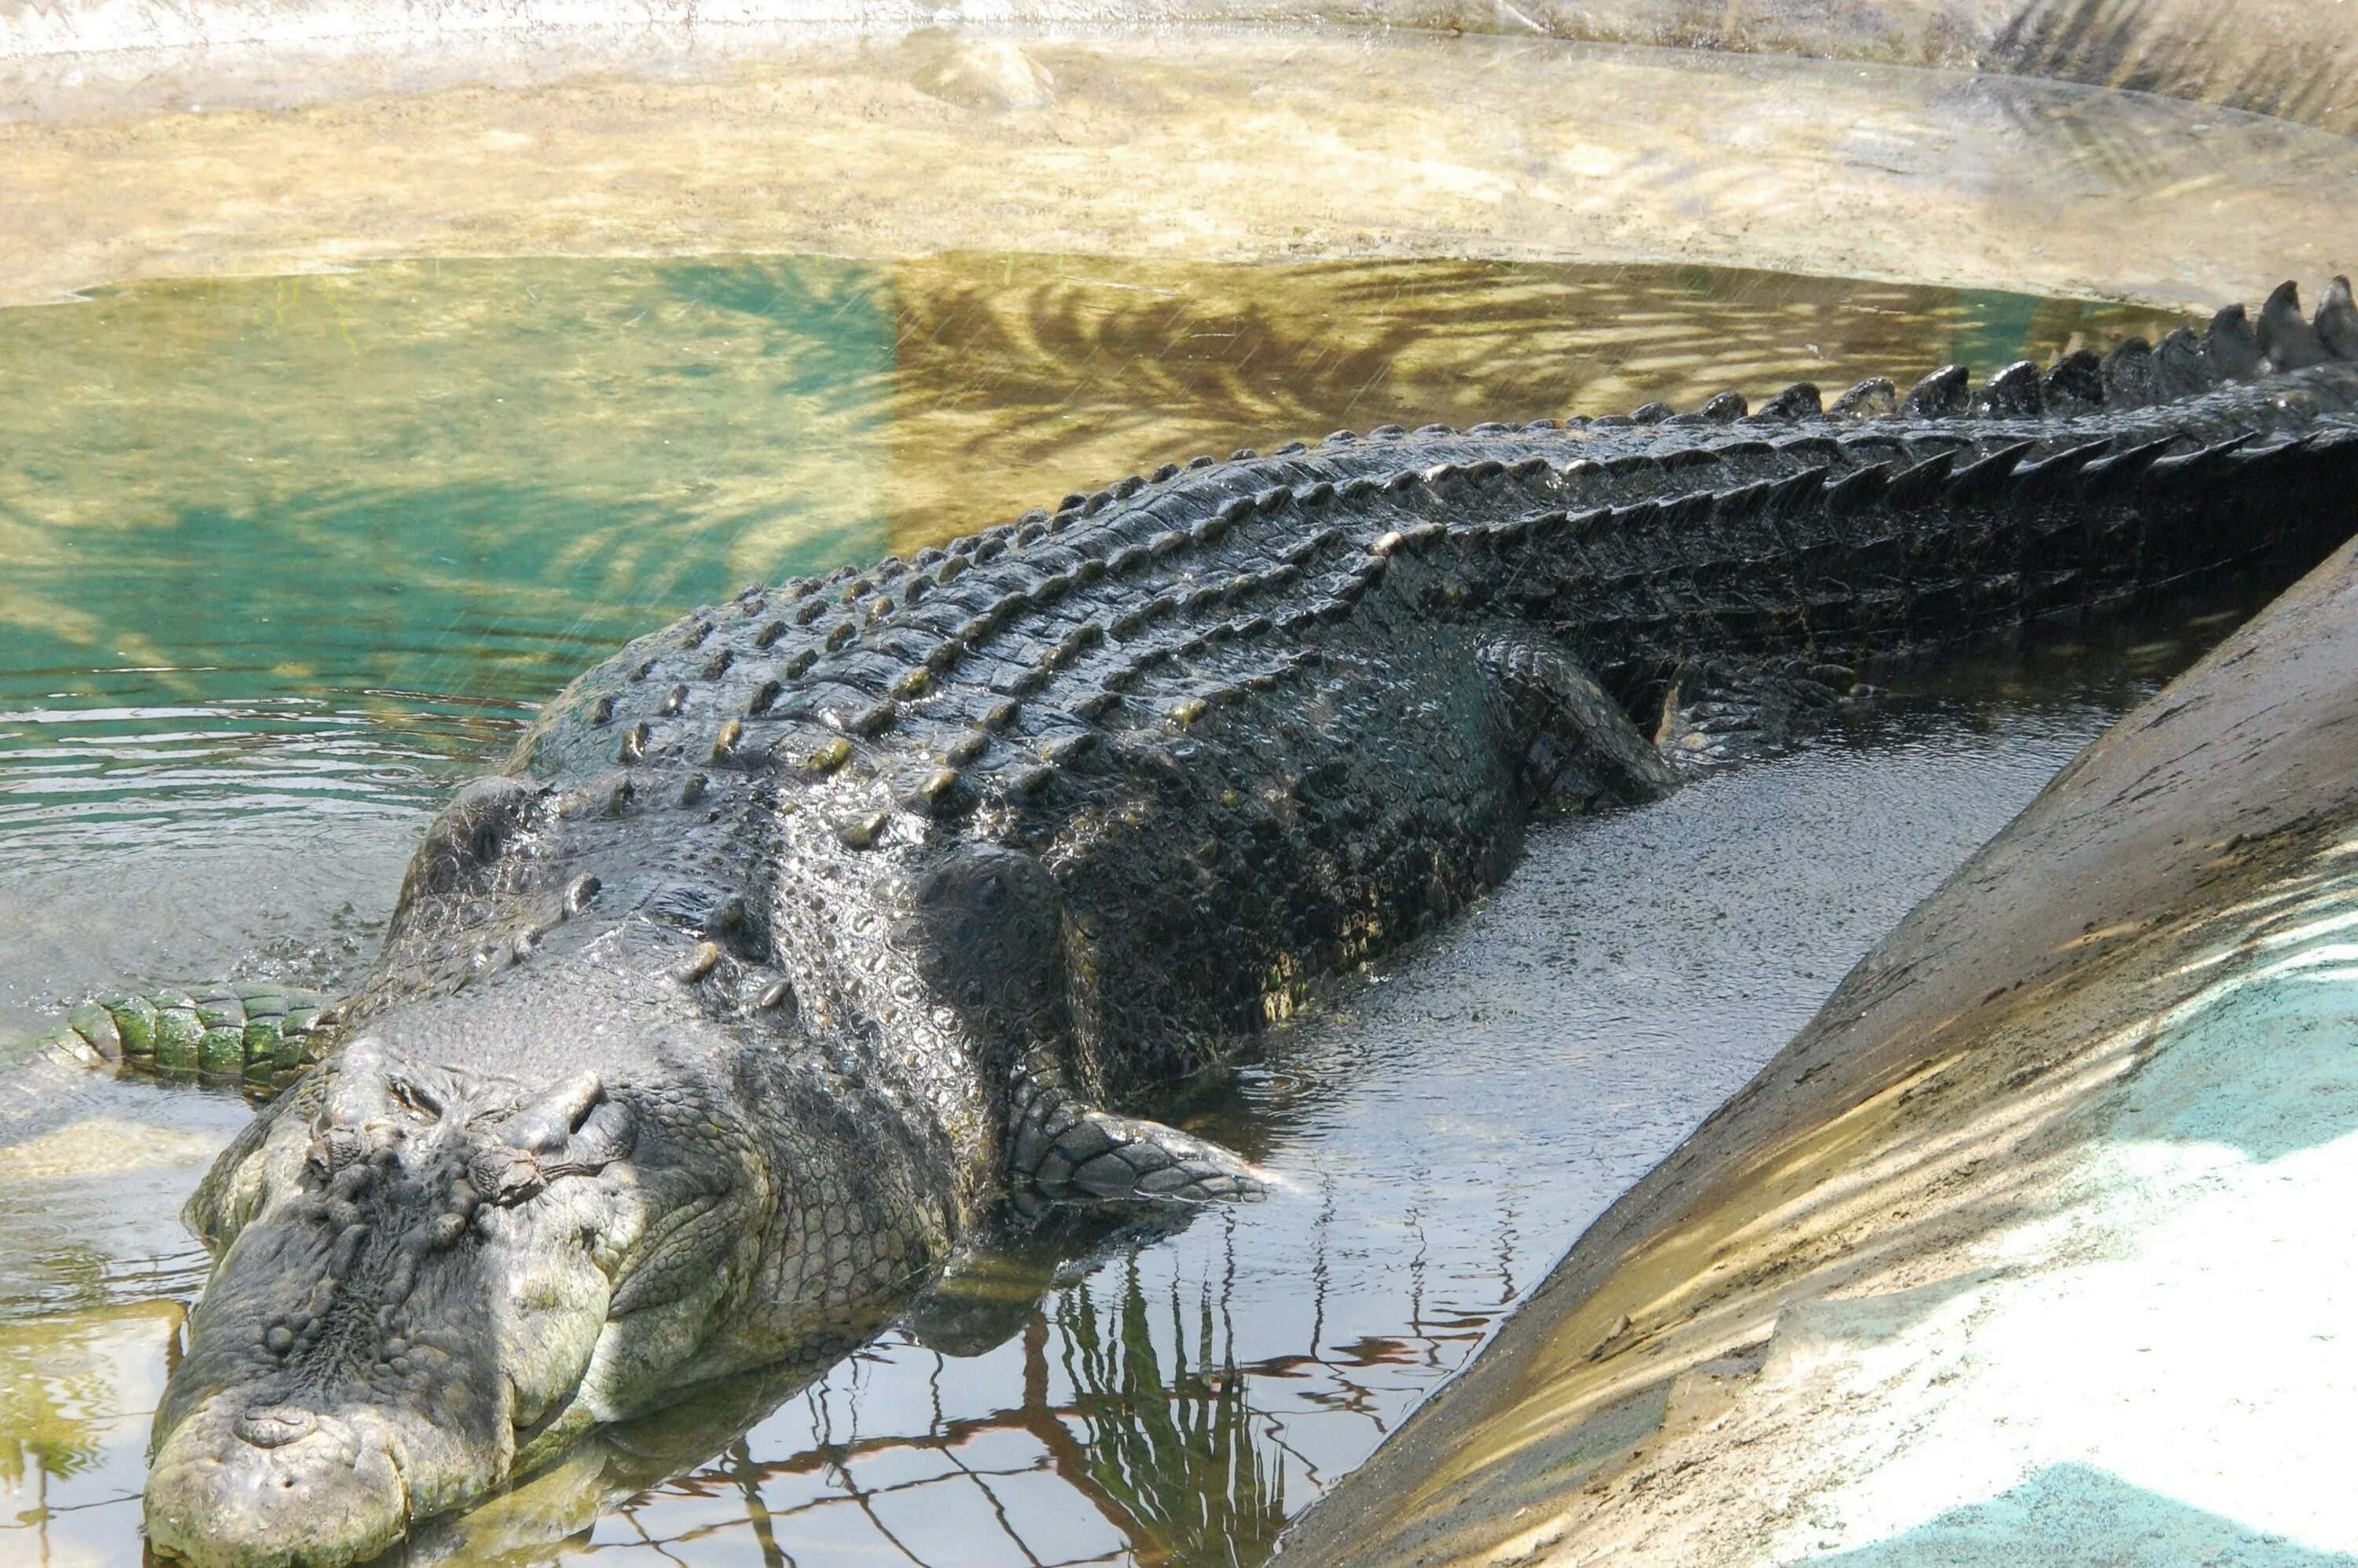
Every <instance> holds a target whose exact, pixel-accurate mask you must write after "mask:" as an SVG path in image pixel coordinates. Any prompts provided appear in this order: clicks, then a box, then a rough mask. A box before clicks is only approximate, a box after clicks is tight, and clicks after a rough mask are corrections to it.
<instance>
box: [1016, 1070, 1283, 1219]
mask: <svg viewBox="0 0 2358 1568" xmlns="http://www.w3.org/2000/svg"><path fill="white" fill-rule="evenodd" d="M1009 1112H1010V1116H1011V1121H1012V1125H1011V1127H1010V1128H1009V1130H1008V1135H1007V1178H1008V1185H1009V1187H1010V1189H1011V1190H1012V1191H1014V1192H1016V1193H1017V1195H1019V1197H1029V1198H1034V1199H1038V1200H1043V1201H1045V1202H1049V1203H1091V1202H1094V1203H1138V1202H1149V1203H1216V1202H1219V1201H1222V1200H1224V1199H1237V1198H1257V1197H1260V1196H1262V1195H1264V1194H1265V1193H1266V1192H1267V1190H1268V1184H1266V1183H1265V1182H1264V1181H1263V1180H1262V1178H1261V1176H1260V1173H1258V1172H1257V1171H1255V1170H1254V1169H1253V1167H1252V1164H1251V1162H1249V1161H1248V1160H1246V1159H1245V1158H1244V1157H1243V1156H1242V1155H1240V1154H1238V1153H1236V1152H1233V1151H1231V1150H1228V1149H1223V1148H1221V1147H1220V1146H1219V1145H1218V1144H1217V1143H1213V1142H1210V1141H1206V1140H1205V1139H1201V1138H1198V1137H1196V1136H1195V1134H1194V1133H1192V1132H1183V1131H1181V1130H1179V1129H1177V1128H1175V1127H1172V1126H1169V1125H1167V1124H1165V1123H1163V1122H1160V1121H1150V1120H1147V1119H1145V1118H1143V1117H1136V1116H1123V1115H1121V1114H1120V1113H1119V1112H1117V1111H1110V1110H1106V1109H1104V1108H1100V1107H1098V1106H1094V1105H1090V1104H1089V1103H1087V1101H1086V1100H1083V1099H1082V1098H1080V1097H1078V1096H1076V1095H1075V1094H1073V1093H1071V1092H1070V1091H1068V1090H1067V1089H1065V1087H1064V1086H1063V1083H1062V1081H1061V1078H1060V1076H1059V1075H1058V1074H1057V1073H1056V1071H1055V1068H1054V1067H1053V1066H1051V1065H1048V1064H1047V1063H1045V1062H1044V1061H1043V1060H1040V1059H1038V1058H1036V1057H1035V1059H1034V1060H1033V1061H1032V1062H1029V1063H1027V1064H1026V1065H1024V1066H1023V1067H1022V1068H1021V1069H1019V1071H1018V1073H1017V1075H1016V1081H1015V1087H1014V1093H1013V1095H1012V1096H1011V1098H1010V1101H1009Z"/></svg>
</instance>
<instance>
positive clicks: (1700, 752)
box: [1654, 662, 1857, 773]
mask: <svg viewBox="0 0 2358 1568" xmlns="http://www.w3.org/2000/svg"><path fill="white" fill-rule="evenodd" d="M1856 684H1857V676H1856V674H1855V672H1854V671H1852V670H1850V669H1848V668H1847V667H1845V666H1844V665H1809V664H1793V665H1785V666H1782V667H1779V668H1773V669H1766V670H1763V669H1742V668H1738V667H1736V666H1733V665H1721V664H1718V663H1716V662H1712V663H1699V664H1692V665H1686V666H1684V667H1682V669H1681V670H1680V671H1679V672H1678V676H1677V677H1676V678H1675V679H1674V680H1673V681H1672V682H1671V687H1670V690H1669V691H1668V692H1667V693H1666V694H1665V695H1664V696H1663V698H1662V717H1661V721H1660V724H1659V725H1658V726H1657V727H1656V729H1655V731H1654V745H1655V746H1656V748H1657V749H1658V750H1659V751H1660V753H1661V754H1662V756H1664V757H1665V758H1667V759H1669V762H1670V763H1671V766H1672V767H1673V768H1675V769H1677V770H1678V771H1679V772H1681V773H1703V772H1708V771H1710V770H1712V769H1714V768H1720V767H1725V766H1727V765H1729V764H1731V763H1735V762H1749V761H1752V760H1754V759H1756V758H1759V757H1768V756H1774V755H1776V754H1777V753H1778V752H1783V751H1787V750H1790V748H1791V747H1793V746H1794V745H1796V744H1798V743H1799V742H1800V741H1803V740H1805V739H1807V738H1808V737H1809V735H1810V734H1811V733H1812V732H1813V731H1814V730H1817V729H1818V728H1819V726H1821V725H1823V723H1824V722H1825V721H1826V719H1828V718H1829V717H1831V716H1832V715H1833V712H1834V711H1835V710H1836V709H1837V708H1840V707H1841V706H1842V704H1843V702H1844V698H1845V697H1847V696H1848V695H1849V694H1850V692H1851V691H1852V689H1853V688H1854V687H1855V686H1856Z"/></svg>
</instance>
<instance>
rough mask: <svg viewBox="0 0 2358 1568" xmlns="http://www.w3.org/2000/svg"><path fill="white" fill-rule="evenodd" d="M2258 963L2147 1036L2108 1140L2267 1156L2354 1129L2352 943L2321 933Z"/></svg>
mask: <svg viewBox="0 0 2358 1568" xmlns="http://www.w3.org/2000/svg"><path fill="white" fill-rule="evenodd" d="M2333 935H2346V933H2341V932H2336V933H2333ZM2256 968H2257V969H2258V972H2257V973H2256V974H2255V975H2254V976H2252V977H2251V978H2249V979H2242V980H2233V981H2228V982H2224V983H2223V985H2222V986H2221V987H2220V989H2219V990H2218V991H2217V992H2216V993H2215V994H2214V995H2212V996H2210V997H2207V998H2205V999H2204V1000H2202V1001H2201V1003H2199V1004H2197V1005H2194V1006H2190V1007H2189V1008H2188V1009H2187V1010H2186V1011H2185V1013H2184V1014H2183V1016H2181V1017H2180V1018H2179V1019H2178V1020H2176V1021H2175V1022H2173V1023H2171V1024H2170V1025H2169V1028H2168V1029H2167V1031H2166V1032H2165V1033H2163V1034H2162V1035H2161V1036H2160V1037H2159V1038H2158V1040H2157V1041H2156V1042H2155V1044H2154V1045H2153V1047H2152V1054H2151V1055H2150V1057H2149V1058H2148V1059H2147V1062H2146V1063H2145V1064H2144V1065H2143V1066H2141V1067H2140V1068H2139V1069H2138V1071H2137V1073H2136V1076H2135V1077H2134V1078H2132V1079H2131V1080H2130V1082H2129V1085H2128V1086H2127V1093H2128V1097H2129V1098H2128V1104H2127V1105H2126V1107H2125V1108H2124V1109H2123V1110H2122V1112H2121V1113H2120V1116H2119V1118H2118V1119H2116V1120H2115V1122H2114V1123H2113V1125H2112V1127H2111V1129H2110V1130H2109V1131H2108V1133H2107V1137H2108V1139H2109V1140H2110V1141H2114V1142H2126V1141H2138V1140H2148V1139H2150V1140H2167V1141H2172V1142H2180V1143H2218V1144H2225V1145H2227V1146H2230V1147H2232V1148H2235V1149H2238V1150H2241V1151H2242V1152H2244V1153H2245V1154H2248V1155H2250V1156H2251V1157H2252V1158H2253V1159H2255V1160H2276V1159H2280V1158H2282V1157H2283V1156H2285V1155H2287V1154H2290V1153H2293V1152H2296V1151H2299V1150H2303V1149H2313V1148H2317V1147H2319V1146H2320V1145H2323V1144H2326V1143H2331V1142H2332V1141H2334V1140H2335V1139H2337V1138H2340V1137H2342V1136H2343V1135H2344V1134H2346V1133H2349V1132H2351V1131H2352V1130H2358V947H2352V946H2343V945H2340V944H2336V943H2334V942H2332V941H2331V940H2330V939H2328V940H2323V941H2320V942H2316V943H2312V944H2309V945H2308V946H2296V947H2295V948H2294V950H2293V951H2292V952H2291V953H2290V954H2288V955H2287V954H2277V955H2275V956H2273V957H2272V959H2271V957H2269V956H2266V955H2264V956H2263V957H2262V958H2261V959H2260V960H2258V961H2256Z"/></svg>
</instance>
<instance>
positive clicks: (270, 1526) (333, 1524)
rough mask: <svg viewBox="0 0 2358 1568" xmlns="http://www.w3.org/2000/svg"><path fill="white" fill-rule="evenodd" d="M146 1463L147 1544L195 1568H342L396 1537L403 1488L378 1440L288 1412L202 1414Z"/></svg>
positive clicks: (360, 1430)
mask: <svg viewBox="0 0 2358 1568" xmlns="http://www.w3.org/2000/svg"><path fill="white" fill-rule="evenodd" d="M207 1415H208V1416H211V1419H207V1417H206V1416H200V1417H199V1418H197V1419H195V1420H192V1421H190V1422H187V1423H186V1424H184V1425H183V1426H182V1427H181V1428H180V1429H179V1430H178V1432H175V1433H173V1434H172V1436H171V1438H170V1439H169V1440H168V1442H167V1443H166V1444H165V1445H164V1449H163V1451H162V1452H161V1453H159V1454H157V1457H156V1464H155V1467H154V1469H153V1470H152V1471H151V1473H150V1475H149V1476H148V1485H147V1539H148V1540H149V1541H151V1542H152V1543H154V1544H155V1545H156V1546H157V1547H158V1548H160V1549H161V1550H162V1551H163V1552H166V1553H168V1554H169V1555H171V1556H173V1557H177V1558H179V1559H182V1560H184V1561H186V1562H188V1563H191V1564H194V1565H195V1568H342V1565H343V1564H346V1563H356V1562H360V1561H362V1560H363V1559H366V1558H369V1557H373V1556H375V1555H376V1554H377V1553H379V1552H383V1551H384V1550H385V1549H386V1548H387V1547H389V1546H391V1545H393V1544H394V1543H395V1541H399V1540H400V1539H401V1537H402V1534H403V1533H404V1531H406V1530H407V1528H408V1524H409V1506H408V1491H407V1488H406V1486H405V1485H404V1483H403V1479H402V1475H401V1470H400V1466H399V1465H398V1464H397V1462H396V1461H395V1456H394V1454H393V1450H392V1446H391V1444H390V1443H389V1442H388V1440H387V1438H386V1436H385V1435H384V1433H382V1432H378V1431H375V1430H373V1427H374V1424H375V1423H373V1422H369V1423H366V1424H365V1425H363V1424H360V1423H355V1422H352V1421H347V1420H345V1419H343V1418H341V1417H339V1416H336V1415H330V1414H324V1413H322V1412H320V1411H312V1410H307V1409H304V1408H303V1407H301V1406H298V1405H287V1404H276V1405H265V1406H260V1407H256V1408H253V1409H249V1410H245V1411H241V1412H239V1413H238V1414H236V1415H234V1416H232V1417H230V1418H229V1419H227V1420H222V1419H221V1418H220V1417H219V1416H218V1415H213V1414H212V1412H207Z"/></svg>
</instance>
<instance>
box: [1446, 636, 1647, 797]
mask: <svg viewBox="0 0 2358 1568" xmlns="http://www.w3.org/2000/svg"><path fill="white" fill-rule="evenodd" d="M1476 656H1477V657H1478V658H1479V660H1480V661H1481V665H1482V668H1483V669H1484V671H1485V672H1487V674H1488V675H1489V676H1490V678H1491V679H1493V680H1495V681H1497V682H1498V686H1499V687H1500V688H1501V689H1502V690H1504V691H1505V692H1506V694H1507V696H1508V697H1509V699H1510V700H1511V701H1513V702H1514V703H1515V705H1516V706H1517V708H1520V711H1521V713H1522V715H1523V718H1524V720H1525V722H1526V723H1528V724H1529V725H1530V726H1531V730H1532V733H1533V741H1532V749H1531V759H1530V763H1529V767H1530V773H1531V780H1532V784H1533V785H1534V791H1533V793H1534V794H1535V795H1537V796H1538V797H1539V798H1540V799H1541V801H1543V802H1546V803H1548V804H1550V805H1552V806H1555V807H1557V808H1560V809H1568V810H1585V809H1587V808H1588V807H1590V806H1596V805H1621V806H1637V805H1641V804H1643V803H1644V802H1646V801H1650V800H1659V799H1660V798H1661V797H1662V796H1664V795H1668V794H1670V793H1671V791H1672V790H1674V789H1676V788H1678V786H1679V778H1678V774H1677V773H1673V772H1672V771H1671V766H1670V764H1669V763H1668V762H1664V761H1663V760H1662V754H1661V752H1659V751H1657V750H1655V748H1654V745H1653V742H1651V741H1648V740H1647V739H1646V737H1645V736H1644V735H1642V734H1640V733H1639V730H1638V727H1637V726H1636V725H1634V724H1632V723H1630V722H1629V716H1628V714H1626V713H1624V712H1622V711H1621V707H1620V705H1619V704H1618V703H1617V702H1615V701H1614V700H1613V698H1612V697H1610V696H1608V695H1606V690H1605V688H1604V687H1601V686H1599V685H1597V683H1596V679H1595V676H1591V675H1590V674H1589V673H1588V672H1587V670H1585V669H1584V668H1583V667H1581V665H1580V662H1579V661H1578V660H1577V659H1574V657H1573V656H1572V655H1571V654H1567V653H1565V652H1564V651H1563V649H1562V648H1561V647H1559V646H1558V645H1557V644H1556V643H1554V642H1553V641H1552V639H1550V638H1548V637H1546V636H1545V635H1543V634H1542V633H1538V632H1534V631H1527V630H1517V631H1513V632H1508V633H1501V634H1500V635H1498V636H1497V637H1495V638H1493V639H1492V640H1490V641H1489V642H1487V643H1484V644H1483V645H1482V646H1481V648H1480V649H1479V650H1478V652H1477V654H1476Z"/></svg>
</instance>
